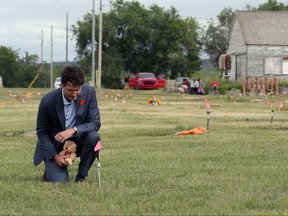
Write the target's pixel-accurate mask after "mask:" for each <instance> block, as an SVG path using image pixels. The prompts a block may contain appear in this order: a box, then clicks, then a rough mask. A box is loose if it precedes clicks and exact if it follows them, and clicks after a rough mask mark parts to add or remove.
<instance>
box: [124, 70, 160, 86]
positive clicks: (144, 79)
mask: <svg viewBox="0 0 288 216" xmlns="http://www.w3.org/2000/svg"><path fill="white" fill-rule="evenodd" d="M128 86H129V87H130V88H134V89H158V88H164V87H165V79H162V78H156V77H155V75H154V74H153V73H150V72H139V73H137V74H136V76H133V77H131V78H129V79H128Z"/></svg>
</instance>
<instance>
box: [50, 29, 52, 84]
mask: <svg viewBox="0 0 288 216" xmlns="http://www.w3.org/2000/svg"><path fill="white" fill-rule="evenodd" d="M50 87H51V89H53V26H52V25H51V65H50Z"/></svg>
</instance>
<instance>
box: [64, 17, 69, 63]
mask: <svg viewBox="0 0 288 216" xmlns="http://www.w3.org/2000/svg"><path fill="white" fill-rule="evenodd" d="M65 65H66V66H67V65H68V12H67V13H66V62H65Z"/></svg>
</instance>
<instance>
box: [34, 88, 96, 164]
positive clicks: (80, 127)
mask: <svg viewBox="0 0 288 216" xmlns="http://www.w3.org/2000/svg"><path fill="white" fill-rule="evenodd" d="M76 127H77V135H76V136H77V137H80V136H81V135H82V134H84V133H86V132H88V131H93V130H94V131H96V132H97V131H98V130H99V129H100V127H101V124H100V114H99V109H98V105H97V100H96V94H95V89H94V88H93V87H90V86H87V85H83V86H82V90H81V92H80V94H79V96H78V98H77V100H76ZM63 130H65V114H64V105H63V98H62V88H59V89H55V90H53V91H51V92H49V93H48V94H46V95H45V96H44V97H43V98H42V100H41V102H40V105H39V109H38V116H37V126H36V132H37V136H38V141H37V145H36V149H35V152H34V164H35V166H37V165H39V164H40V163H41V162H42V161H43V160H44V159H50V158H52V157H53V156H54V155H56V154H57V153H58V152H59V151H60V147H61V146H62V145H61V143H59V142H57V141H56V140H55V138H54V136H55V135H56V134H57V133H59V132H61V131H63Z"/></svg>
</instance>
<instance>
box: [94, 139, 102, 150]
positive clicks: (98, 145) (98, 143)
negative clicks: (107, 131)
mask: <svg viewBox="0 0 288 216" xmlns="http://www.w3.org/2000/svg"><path fill="white" fill-rule="evenodd" d="M101 148H102V145H101V143H100V141H98V142H97V144H96V145H95V148H94V151H95V152H96V151H98V150H100V149H101Z"/></svg>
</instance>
